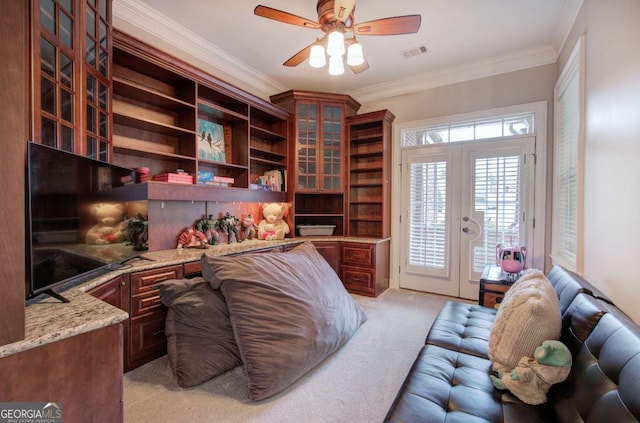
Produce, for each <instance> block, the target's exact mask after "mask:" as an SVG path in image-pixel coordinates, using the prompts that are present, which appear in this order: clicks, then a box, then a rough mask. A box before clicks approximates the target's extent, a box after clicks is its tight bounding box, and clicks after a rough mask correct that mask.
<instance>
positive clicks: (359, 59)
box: [347, 41, 364, 66]
mask: <svg viewBox="0 0 640 423" xmlns="http://www.w3.org/2000/svg"><path fill="white" fill-rule="evenodd" d="M363 63H364V54H362V44H360V43H359V42H357V41H355V42H354V43H353V44H351V45H349V48H348V49H347V64H348V65H349V66H360V65H361V64H363Z"/></svg>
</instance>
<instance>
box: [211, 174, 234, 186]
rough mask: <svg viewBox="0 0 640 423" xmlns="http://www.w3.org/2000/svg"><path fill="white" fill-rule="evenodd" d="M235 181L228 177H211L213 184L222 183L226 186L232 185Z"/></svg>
mask: <svg viewBox="0 0 640 423" xmlns="http://www.w3.org/2000/svg"><path fill="white" fill-rule="evenodd" d="M235 181H236V180H235V179H234V178H232V177H230V176H218V175H214V176H213V182H223V183H226V184H233V183H234V182H235Z"/></svg>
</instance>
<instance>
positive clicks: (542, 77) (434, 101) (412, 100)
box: [360, 64, 557, 287]
mask: <svg viewBox="0 0 640 423" xmlns="http://www.w3.org/2000/svg"><path fill="white" fill-rule="evenodd" d="M556 73H557V72H556V66H555V65H554V64H551V65H545V66H539V67H535V68H530V69H525V70H520V71H516V72H510V73H506V74H501V75H496V76H492V77H487V78H480V79H476V80H472V81H467V82H461V83H457V84H452V85H448V86H443V87H438V88H433V89H429V90H425V91H421V92H417V93H413V94H409V95H404V96H398V97H393V98H387V99H384V100H380V101H376V102H371V103H366V104H363V105H362V108H361V109H360V110H361V111H362V112H368V111H373V110H378V109H385V108H386V109H389V110H391V112H393V113H394V114H395V116H396V120H395V122H394V124H395V125H397V124H400V123H404V122H411V121H416V120H423V119H430V118H435V117H441V116H450V115H458V114H462V113H469V112H475V111H480V110H488V109H495V108H499V107H508V106H514V105H520V104H528V103H534V102H538V101H546V102H547V104H548V106H549V110H548V111H547V116H548V121H547V128H548V130H547V140H550V139H551V134H552V125H551V119H552V116H553V111H552V106H553V87H554V84H555V80H556ZM399 142H400V140H398V139H395V133H394V139H393V143H394V148H392V151H394V154H397V153H398V152H399V148H398V145H396V144H397V143H399ZM550 150H551V149H550V148H548V149H547V153H549V151H550ZM396 162H397V160H396V159H395V156H394V160H393V163H394V165H395V164H396ZM547 163H550V159H549V157H548V158H547ZM550 175H551V174H550V171H547V180H550ZM399 184H400V178H399V172H398V171H397V169H396V166H394V175H393V182H392V185H393V190H392V201H393V204H394V205H398V204H399V202H400V191H401V190H400V187H399ZM544 194H545V195H546V198H547V212H546V215H549V211H550V207H549V204H550V195H551V192H550V191H549V192H547V193H544ZM398 209H399V207H393V208H392V214H393V215H392V219H393V222H397V213H398ZM546 226H547V228H545V229H546V231H545V232H546V233H547V242H546V248H545V249H546V250H547V251H548V249H549V245H550V243H549V240H550V237H549V236H548V234H549V233H550V222H547V225H546ZM397 227H398V225H397V224H392V228H393V230H392V242H391V256H392V257H391V281H390V285H391V286H392V287H398V286H399V280H398V271H399V262H398V254H396V252H397V251H399V250H400V245H399V241H398V240H399V239H400V237H399V236H398V235H397V233H396V232H397V229H398V228H397ZM546 267H547V269H546V270H548V268H549V266H548V265H547V266H546Z"/></svg>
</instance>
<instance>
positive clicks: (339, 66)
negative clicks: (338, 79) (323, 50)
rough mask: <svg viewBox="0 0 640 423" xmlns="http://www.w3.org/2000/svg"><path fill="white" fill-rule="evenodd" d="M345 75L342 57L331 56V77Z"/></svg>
mask: <svg viewBox="0 0 640 423" xmlns="http://www.w3.org/2000/svg"><path fill="white" fill-rule="evenodd" d="M343 73H344V63H343V62H342V56H329V75H342V74H343Z"/></svg>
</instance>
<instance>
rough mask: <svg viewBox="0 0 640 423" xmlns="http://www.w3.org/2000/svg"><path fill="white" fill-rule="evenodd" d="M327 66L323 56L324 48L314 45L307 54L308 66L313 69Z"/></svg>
mask: <svg viewBox="0 0 640 423" xmlns="http://www.w3.org/2000/svg"><path fill="white" fill-rule="evenodd" d="M326 64H327V59H326V57H325V54H324V47H322V45H320V44H314V45H313V47H311V52H310V53H309V65H310V66H311V67H313V68H321V67H323V66H324V65H326Z"/></svg>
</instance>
